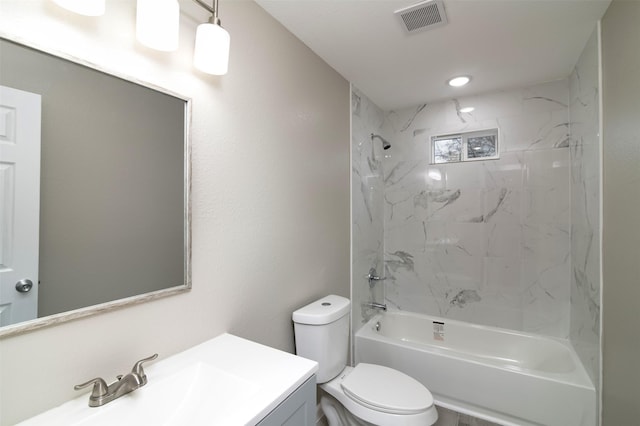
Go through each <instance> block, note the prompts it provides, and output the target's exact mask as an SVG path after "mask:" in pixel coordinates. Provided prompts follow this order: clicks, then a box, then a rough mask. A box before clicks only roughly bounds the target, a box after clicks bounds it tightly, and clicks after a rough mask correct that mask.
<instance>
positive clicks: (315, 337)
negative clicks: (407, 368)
mask: <svg viewBox="0 0 640 426" xmlns="http://www.w3.org/2000/svg"><path fill="white" fill-rule="evenodd" d="M350 306H351V302H350V301H349V299H346V298H344V297H341V296H335V295H330V296H326V297H324V298H322V299H320V300H317V301H315V302H313V303H310V304H308V305H307V306H304V307H302V308H300V309H298V310H297V311H295V312H294V313H293V323H294V329H295V339H296V353H297V354H298V355H299V356H301V357H304V358H308V359H311V360H314V361H316V362H317V363H318V365H319V367H318V373H317V376H316V378H317V381H318V384H319V385H320V388H321V389H323V390H324V391H325V392H326V393H327V395H323V396H322V398H321V401H320V405H321V407H322V411H323V413H324V415H325V416H326V418H327V421H328V422H329V426H347V425H349V426H352V425H376V426H430V425H433V424H434V423H435V422H436V420H438V412H437V411H436V406H435V405H434V403H433V396H432V395H431V392H429V390H428V389H427V388H425V387H424V386H423V385H422V384H421V383H420V382H418V381H417V380H415V379H413V378H412V377H409V376H407V375H406V374H404V373H401V372H399V371H397V370H394V369H392V368H388V367H383V366H381V365H374V364H365V363H361V364H358V365H356V366H355V367H349V366H347V354H348V351H349V308H350Z"/></svg>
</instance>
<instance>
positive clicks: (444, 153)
mask: <svg viewBox="0 0 640 426" xmlns="http://www.w3.org/2000/svg"><path fill="white" fill-rule="evenodd" d="M433 152H434V153H433V159H434V163H452V162H456V161H460V159H461V154H462V138H461V137H459V136H458V137H453V138H445V139H435V140H434V141H433Z"/></svg>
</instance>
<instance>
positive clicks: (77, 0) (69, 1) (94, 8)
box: [53, 0, 105, 16]
mask: <svg viewBox="0 0 640 426" xmlns="http://www.w3.org/2000/svg"><path fill="white" fill-rule="evenodd" d="M53 2H54V3H55V4H57V5H58V6H60V7H64V8H65V9H67V10H70V11H72V12H75V13H78V14H80V15H85V16H101V15H104V2H105V0H53Z"/></svg>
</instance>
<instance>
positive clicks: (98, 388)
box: [73, 377, 108, 398]
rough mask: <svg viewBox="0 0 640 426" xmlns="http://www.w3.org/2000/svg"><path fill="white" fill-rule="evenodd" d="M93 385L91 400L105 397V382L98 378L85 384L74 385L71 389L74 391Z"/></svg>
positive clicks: (106, 387)
mask: <svg viewBox="0 0 640 426" xmlns="http://www.w3.org/2000/svg"><path fill="white" fill-rule="evenodd" d="M91 384H92V385H93V390H92V391H91V398H99V397H101V396H105V395H106V394H107V389H108V386H107V382H105V381H104V380H103V379H101V378H100V377H96V378H95V379H91V380H89V381H88V382H86V383H82V384H80V385H75V386H74V387H73V388H74V389H75V390H80V389H83V388H86V387H87V386H89V385H91Z"/></svg>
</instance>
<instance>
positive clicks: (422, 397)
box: [341, 363, 433, 415]
mask: <svg viewBox="0 0 640 426" xmlns="http://www.w3.org/2000/svg"><path fill="white" fill-rule="evenodd" d="M341 386H342V390H343V391H344V393H345V394H346V395H347V396H348V397H349V398H351V399H353V400H354V401H356V402H357V403H359V404H362V405H364V406H366V407H368V408H371V409H373V410H376V411H381V412H384V413H390V414H402V415H407V414H418V413H421V412H424V411H426V410H428V409H429V408H430V407H431V406H433V396H432V395H431V392H429V391H428V390H427V389H426V388H425V387H424V386H422V384H421V383H420V382H418V381H417V380H415V379H414V378H412V377H409V376H407V375H406V374H404V373H401V372H400V371H397V370H394V369H392V368H388V367H384V366H382V365H374V364H366V363H362V364H358V365H357V366H356V367H355V368H354V369H353V370H352V371H351V373H350V374H349V375H348V376H347V377H345V379H344V380H343V381H342V383H341Z"/></svg>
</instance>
